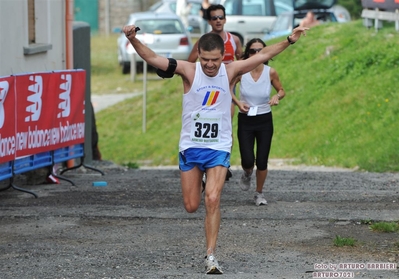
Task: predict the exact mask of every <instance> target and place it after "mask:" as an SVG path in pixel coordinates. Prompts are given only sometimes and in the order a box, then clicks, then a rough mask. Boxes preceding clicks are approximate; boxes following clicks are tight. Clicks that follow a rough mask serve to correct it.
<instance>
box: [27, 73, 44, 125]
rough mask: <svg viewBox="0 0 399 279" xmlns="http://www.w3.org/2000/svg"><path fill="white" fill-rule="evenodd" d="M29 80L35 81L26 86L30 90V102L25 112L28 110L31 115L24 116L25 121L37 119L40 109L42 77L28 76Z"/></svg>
mask: <svg viewBox="0 0 399 279" xmlns="http://www.w3.org/2000/svg"><path fill="white" fill-rule="evenodd" d="M29 80H32V81H35V83H34V84H31V85H29V87H28V90H29V91H30V92H32V94H31V95H29V96H28V101H29V102H31V103H32V104H31V105H29V106H27V107H26V112H30V113H31V115H29V116H27V117H25V122H29V121H38V120H39V118H40V113H41V111H42V92H43V78H42V77H41V76H30V77H29Z"/></svg>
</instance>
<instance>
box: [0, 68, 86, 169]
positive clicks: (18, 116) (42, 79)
mask: <svg viewBox="0 0 399 279" xmlns="http://www.w3.org/2000/svg"><path fill="white" fill-rule="evenodd" d="M85 82H86V72H85V71H83V70H73V71H59V72H46V73H32V74H25V75H18V76H14V77H7V78H0V92H1V95H0V98H1V96H2V95H3V93H2V92H3V91H4V92H5V88H6V85H7V83H8V90H7V92H8V93H7V94H6V96H7V98H6V99H5V101H6V103H4V111H5V117H4V119H7V120H6V121H4V123H7V125H6V126H4V124H3V127H1V126H0V134H1V146H0V151H1V152H0V163H1V162H7V161H10V158H11V160H14V159H15V158H16V157H21V156H27V155H32V154H36V153H41V152H45V151H51V150H55V149H58V148H62V147H66V146H70V145H74V144H78V143H83V142H84V130H85V128H84V127H85V122H84V121H85V116H84V114H85V112H84V109H85V106H84V100H85ZM9 84H15V90H12V91H10V86H9ZM2 87H4V89H2ZM10 92H12V93H13V94H14V97H13V98H11V97H10V96H9V95H10ZM4 94H5V93H4ZM11 95H12V94H11ZM1 100H3V99H1ZM0 122H1V109H0ZM0 124H1V123H0ZM11 139H13V141H12V140H11ZM8 142H13V143H14V145H12V144H9V143H8ZM7 144H8V145H7ZM11 147H13V148H11ZM8 149H12V150H13V152H9V151H7V150H8ZM3 150H4V152H3ZM11 153H12V154H11ZM6 155H7V156H6Z"/></svg>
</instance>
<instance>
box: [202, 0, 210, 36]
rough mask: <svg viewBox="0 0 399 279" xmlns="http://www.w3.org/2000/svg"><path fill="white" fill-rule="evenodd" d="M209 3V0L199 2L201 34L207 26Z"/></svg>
mask: <svg viewBox="0 0 399 279" xmlns="http://www.w3.org/2000/svg"><path fill="white" fill-rule="evenodd" d="M210 5H211V4H210V3H209V0H203V1H202V3H201V9H200V15H201V17H202V19H203V22H202V24H200V31H201V35H202V34H204V33H205V32H206V29H207V27H208V8H209V6H210Z"/></svg>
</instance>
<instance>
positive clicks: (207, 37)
mask: <svg viewBox="0 0 399 279" xmlns="http://www.w3.org/2000/svg"><path fill="white" fill-rule="evenodd" d="M201 49H202V50H204V51H212V50H214V49H220V53H221V54H222V55H223V54H224V42H223V39H222V37H220V35H218V34H215V33H206V34H204V35H202V36H201V37H200V39H199V40H198V53H200V52H201Z"/></svg>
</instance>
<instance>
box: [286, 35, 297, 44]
mask: <svg viewBox="0 0 399 279" xmlns="http://www.w3.org/2000/svg"><path fill="white" fill-rule="evenodd" d="M287 41H288V42H289V43H290V45H293V44H295V42H294V41H291V39H290V36H287Z"/></svg>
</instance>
